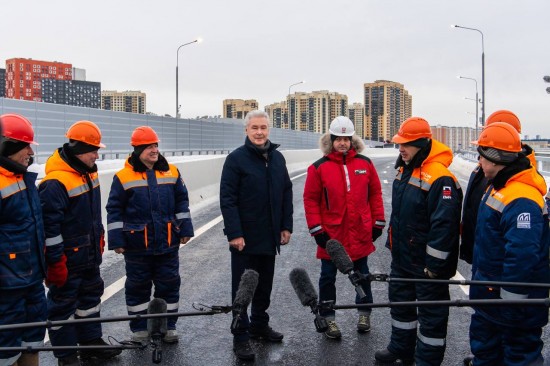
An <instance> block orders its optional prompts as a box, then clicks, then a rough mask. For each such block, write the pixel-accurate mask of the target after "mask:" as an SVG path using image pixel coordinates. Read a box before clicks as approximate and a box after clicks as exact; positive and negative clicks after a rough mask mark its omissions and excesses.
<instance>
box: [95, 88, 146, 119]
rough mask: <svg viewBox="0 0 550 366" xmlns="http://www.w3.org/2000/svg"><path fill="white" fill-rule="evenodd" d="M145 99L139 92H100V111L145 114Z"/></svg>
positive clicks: (144, 95) (143, 94)
mask: <svg viewBox="0 0 550 366" xmlns="http://www.w3.org/2000/svg"><path fill="white" fill-rule="evenodd" d="M146 99H147V96H146V94H145V93H142V92H141V90H137V91H132V90H127V91H123V92H119V91H116V90H103V91H101V109H105V110H110V111H118V112H129V113H139V114H145V112H146Z"/></svg>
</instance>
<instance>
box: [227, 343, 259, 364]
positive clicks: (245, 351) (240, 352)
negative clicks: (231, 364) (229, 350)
mask: <svg viewBox="0 0 550 366" xmlns="http://www.w3.org/2000/svg"><path fill="white" fill-rule="evenodd" d="M233 352H235V355H236V356H237V357H238V358H239V360H243V361H251V360H253V359H254V357H256V355H255V354H254V351H253V350H252V347H250V342H248V341H241V342H237V341H235V340H233Z"/></svg>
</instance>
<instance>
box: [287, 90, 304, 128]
mask: <svg viewBox="0 0 550 366" xmlns="http://www.w3.org/2000/svg"><path fill="white" fill-rule="evenodd" d="M305 82H306V81H305V80H302V81H299V82H297V83H294V84H290V86H289V87H288V129H289V130H292V128H291V127H290V126H291V125H290V123H291V122H290V121H291V115H290V88H292V87H293V86H296V85H300V84H303V83H305ZM295 104H296V103H295Z"/></svg>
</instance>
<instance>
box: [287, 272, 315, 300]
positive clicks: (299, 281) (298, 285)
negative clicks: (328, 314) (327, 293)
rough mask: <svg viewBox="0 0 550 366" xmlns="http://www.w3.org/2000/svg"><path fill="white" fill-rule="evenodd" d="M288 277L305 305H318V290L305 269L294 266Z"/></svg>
mask: <svg viewBox="0 0 550 366" xmlns="http://www.w3.org/2000/svg"><path fill="white" fill-rule="evenodd" d="M288 277H289V278H290V283H291V284H292V287H293V288H294V291H295V292H296V295H298V298H299V299H300V302H301V303H302V305H303V306H315V305H317V292H316V291H315V287H313V284H312V283H311V280H310V279H309V276H308V274H307V272H306V270H305V269H303V268H294V269H293V270H292V271H290V274H289V276H288Z"/></svg>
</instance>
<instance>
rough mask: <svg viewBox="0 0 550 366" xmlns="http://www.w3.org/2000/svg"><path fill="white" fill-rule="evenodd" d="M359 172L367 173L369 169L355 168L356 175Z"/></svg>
mask: <svg viewBox="0 0 550 366" xmlns="http://www.w3.org/2000/svg"><path fill="white" fill-rule="evenodd" d="M359 174H367V170H366V169H355V175H359Z"/></svg>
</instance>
